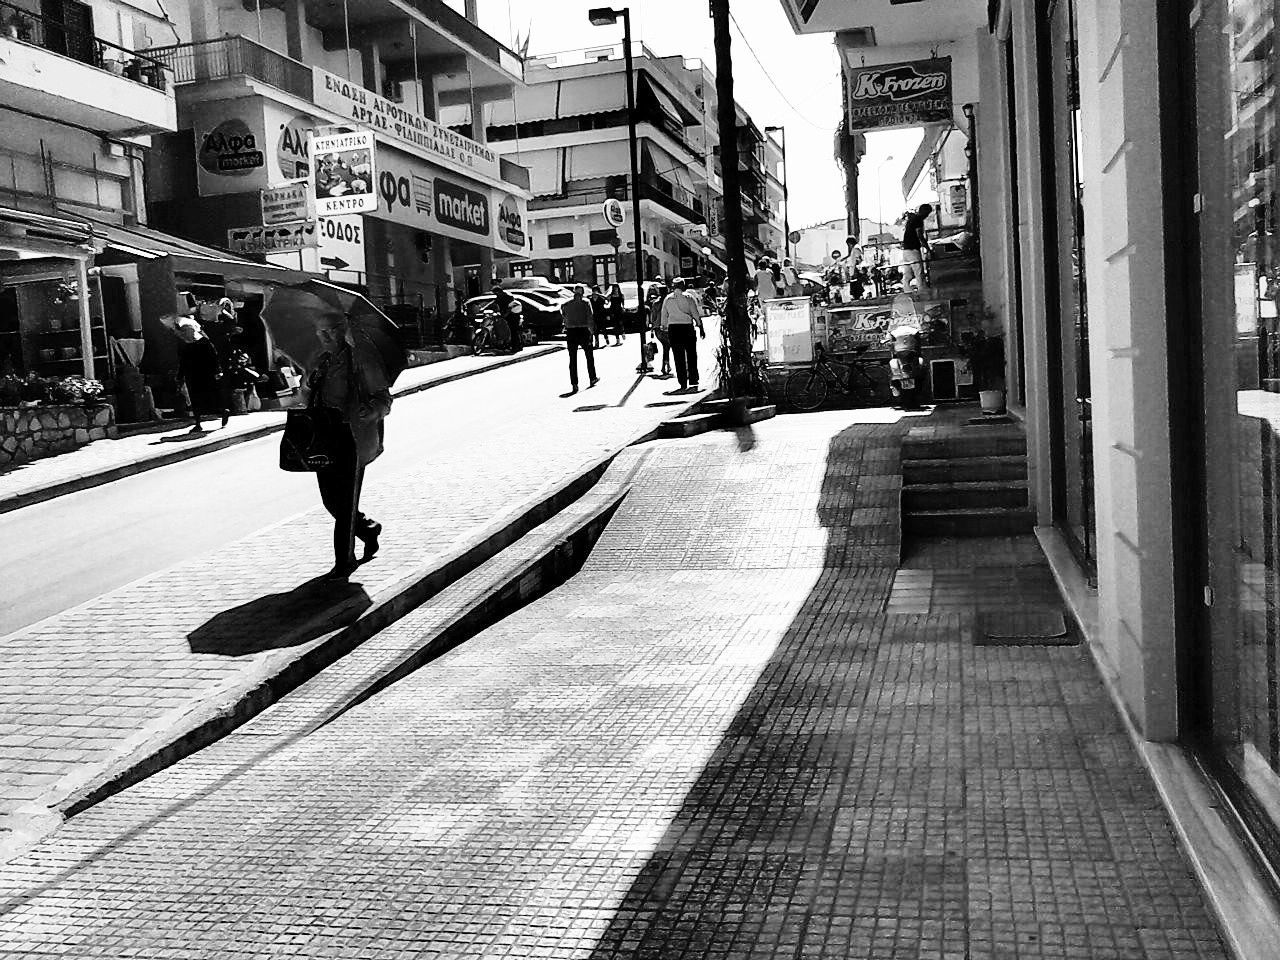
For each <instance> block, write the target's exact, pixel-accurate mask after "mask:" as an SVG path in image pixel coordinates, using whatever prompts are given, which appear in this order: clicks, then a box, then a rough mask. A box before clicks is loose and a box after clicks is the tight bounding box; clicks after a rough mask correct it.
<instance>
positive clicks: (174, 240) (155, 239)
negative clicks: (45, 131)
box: [90, 218, 313, 283]
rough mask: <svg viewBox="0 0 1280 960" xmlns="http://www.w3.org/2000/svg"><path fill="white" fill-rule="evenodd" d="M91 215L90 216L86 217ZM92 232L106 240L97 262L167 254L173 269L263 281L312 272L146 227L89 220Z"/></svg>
mask: <svg viewBox="0 0 1280 960" xmlns="http://www.w3.org/2000/svg"><path fill="white" fill-rule="evenodd" d="M90 219H92V218H90ZM93 233H94V235H95V236H96V237H101V238H103V239H104V240H105V241H106V247H107V249H106V252H105V253H104V254H103V255H101V256H100V257H99V262H100V263H104V264H110V263H111V262H112V260H113V257H112V254H114V255H115V257H114V259H116V260H117V262H119V260H120V259H123V260H124V261H126V262H127V261H130V260H132V261H137V260H158V259H160V258H161V257H168V258H169V260H170V263H171V265H172V267H173V271H174V273H211V274H216V275H217V276H220V277H225V278H226V279H230V280H257V281H260V282H263V283H300V282H302V281H304V280H308V279H311V277H312V276H313V275H312V274H310V273H306V272H304V271H302V270H289V269H287V268H285V267H278V266H276V265H275V264H270V263H254V262H253V261H252V260H245V259H243V258H242V257H237V256H236V255H235V254H232V253H227V252H226V251H224V250H218V249H216V248H214V247H206V246H204V245H203V244H200V243H195V242H193V241H191V240H184V239H183V238H182V237H175V236H172V235H171V234H167V233H162V232H161V231H159V230H152V229H151V228H150V227H143V226H130V227H124V226H120V225H118V224H114V223H105V222H103V221H101V220H93Z"/></svg>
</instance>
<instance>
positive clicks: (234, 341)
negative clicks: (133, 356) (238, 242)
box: [174, 297, 263, 434]
mask: <svg viewBox="0 0 1280 960" xmlns="http://www.w3.org/2000/svg"><path fill="white" fill-rule="evenodd" d="M188 312H189V315H188V316H183V317H179V318H178V320H177V323H176V324H175V326H174V330H175V332H176V333H177V335H178V339H179V340H181V341H182V346H181V349H180V351H179V354H178V377H179V379H180V380H181V381H182V383H183V385H184V386H185V387H186V391H187V407H188V411H189V414H190V417H191V431H190V432H191V433H193V434H202V433H204V432H205V429H204V423H203V418H204V417H210V416H211V417H220V418H221V420H222V426H224V427H225V426H226V425H227V423H228V422H229V421H230V419H231V395H232V392H233V391H236V390H245V391H246V396H247V395H248V393H247V392H248V391H251V390H252V389H253V387H254V386H255V385H256V384H258V383H259V382H261V381H262V380H263V377H262V376H261V375H260V374H259V373H258V372H257V371H256V370H255V369H254V368H253V359H252V358H251V357H250V356H249V354H248V352H247V351H246V350H245V349H244V347H243V346H242V345H241V343H240V337H241V335H242V334H243V333H244V330H243V328H242V327H241V326H240V321H239V317H238V316H237V315H236V309H235V304H234V303H232V301H231V298H230V297H223V298H222V299H221V300H219V301H218V312H217V314H216V316H214V317H213V318H212V319H209V320H206V321H201V320H200V319H199V305H198V304H196V305H194V306H193V307H192V308H191V309H190V310H189V311H188Z"/></svg>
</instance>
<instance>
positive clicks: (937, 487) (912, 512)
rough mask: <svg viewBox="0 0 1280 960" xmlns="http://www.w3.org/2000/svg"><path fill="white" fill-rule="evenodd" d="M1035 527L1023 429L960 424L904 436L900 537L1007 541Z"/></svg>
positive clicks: (1015, 425) (918, 429)
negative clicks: (982, 538) (1005, 538)
mask: <svg viewBox="0 0 1280 960" xmlns="http://www.w3.org/2000/svg"><path fill="white" fill-rule="evenodd" d="M968 409H969V410H972V408H968ZM1034 527H1035V513H1034V511H1033V510H1032V508H1031V505H1030V501H1029V498H1028V486H1027V440H1026V435H1025V434H1024V433H1023V430H1022V425H1021V424H1019V423H1001V424H986V423H981V424H972V425H971V424H968V423H966V422H965V421H964V420H959V421H958V422H955V423H948V424H945V425H937V426H934V425H930V426H922V427H915V428H913V429H912V430H911V431H909V432H908V434H907V437H906V439H905V440H904V441H903V444H902V528H903V533H904V534H905V535H908V536H916V537H993V536H1011V535H1013V534H1020V533H1030V532H1031V531H1032V529H1033V528H1034Z"/></svg>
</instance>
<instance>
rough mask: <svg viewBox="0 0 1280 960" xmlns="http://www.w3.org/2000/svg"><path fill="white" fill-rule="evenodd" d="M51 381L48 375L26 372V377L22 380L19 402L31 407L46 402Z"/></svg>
mask: <svg viewBox="0 0 1280 960" xmlns="http://www.w3.org/2000/svg"><path fill="white" fill-rule="evenodd" d="M52 382H53V381H52V380H50V379H49V378H48V377H42V376H40V375H39V374H35V373H29V374H27V378H26V379H25V380H23V381H22V389H21V394H22V396H21V401H20V402H21V403H22V404H24V405H26V406H32V407H34V406H35V405H36V404H38V403H48V402H49V387H50V385H51V384H52Z"/></svg>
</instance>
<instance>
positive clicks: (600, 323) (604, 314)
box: [591, 287, 609, 350]
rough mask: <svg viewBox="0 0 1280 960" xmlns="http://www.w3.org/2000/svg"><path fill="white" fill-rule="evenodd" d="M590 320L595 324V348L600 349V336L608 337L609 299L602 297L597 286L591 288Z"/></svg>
mask: <svg viewBox="0 0 1280 960" xmlns="http://www.w3.org/2000/svg"><path fill="white" fill-rule="evenodd" d="M591 322H592V323H594V324H595V328H596V329H595V344H594V347H595V349H596V350H599V349H600V346H601V344H600V338H601V337H604V338H605V339H606V340H607V339H608V337H609V332H608V331H609V301H608V300H606V299H605V298H604V294H603V293H601V292H600V288H599V287H592V288H591Z"/></svg>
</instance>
